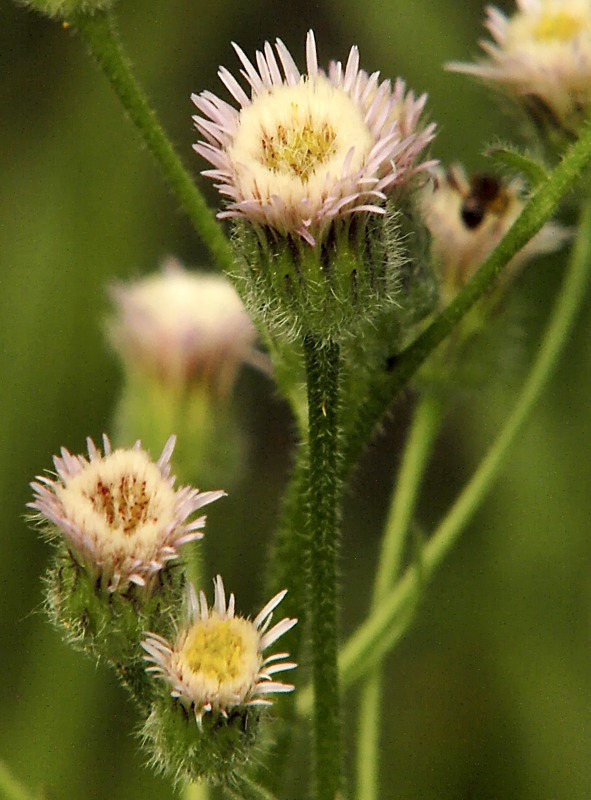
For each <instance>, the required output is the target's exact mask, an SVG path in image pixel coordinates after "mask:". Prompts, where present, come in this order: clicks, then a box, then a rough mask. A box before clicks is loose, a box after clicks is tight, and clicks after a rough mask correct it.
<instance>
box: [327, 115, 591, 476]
mask: <svg viewBox="0 0 591 800" xmlns="http://www.w3.org/2000/svg"><path fill="white" fill-rule="evenodd" d="M590 161H591V125H587V126H586V127H585V128H584V129H583V133H582V135H581V138H580V139H579V140H578V141H576V142H575V143H574V144H573V145H572V146H571V147H570V148H569V149H568V150H567V152H566V153H565V155H564V157H563V159H562V161H561V162H560V164H559V165H558V166H557V167H556V169H555V170H554V171H553V172H552V174H551V175H550V177H549V178H548V180H546V181H545V182H543V183H541V184H540V186H539V187H538V188H537V189H536V191H535V192H534V194H533V196H532V198H531V199H530V200H529V202H528V203H527V204H526V206H525V208H524V209H523V211H522V212H521V214H520V216H519V217H518V218H517V219H516V220H515V223H514V224H513V226H512V227H511V229H510V230H509V232H508V233H507V235H506V236H505V237H504V238H503V239H502V240H501V242H499V244H498V245H497V247H496V248H495V249H494V251H493V252H492V253H491V254H490V256H489V257H488V258H487V259H486V261H485V262H484V263H483V265H482V266H481V267H480V269H479V270H478V272H477V273H476V274H475V275H474V277H473V278H472V280H471V281H470V282H469V283H468V285H467V286H466V287H465V288H464V289H463V290H462V291H461V292H460V293H459V295H458V296H457V297H456V298H455V300H454V301H453V302H452V303H451V304H450V305H449V306H448V307H447V308H446V309H445V310H444V311H443V312H442V313H441V314H440V315H439V316H438V317H437V318H436V319H435V320H434V322H433V323H432V324H431V325H429V327H428V328H427V329H426V330H425V331H424V332H423V333H422V334H421V335H420V336H419V337H418V339H416V341H415V342H413V344H412V345H410V346H409V347H407V349H406V350H404V351H403V352H402V353H400V354H399V355H398V356H397V357H396V358H395V359H393V360H392V363H390V364H389V365H388V369H389V372H388V373H387V374H385V375H384V374H383V375H379V376H377V378H376V379H375V381H374V382H373V384H372V385H370V386H369V388H368V392H367V401H366V402H365V403H363V404H362V405H361V406H360V408H359V411H358V412H357V417H356V419H355V420H353V422H352V423H351V425H350V430H351V435H350V436H348V437H347V444H346V447H345V450H344V453H343V463H342V468H343V470H344V472H345V473H346V472H348V471H349V470H350V469H351V468H352V467H353V466H354V465H355V463H356V462H357V460H358V458H359V456H360V454H361V452H362V450H363V448H364V447H365V445H366V444H367V442H368V440H369V438H370V436H371V434H372V432H373V430H374V428H375V427H376V425H377V424H378V422H379V421H380V419H381V418H382V417H383V415H384V413H385V412H386V411H387V410H388V408H389V407H390V405H391V404H392V402H393V401H394V398H395V397H396V396H397V395H398V394H399V392H400V391H401V390H402V389H403V388H404V387H405V386H406V385H407V384H408V381H409V380H410V378H412V376H413V375H414V374H415V372H416V371H417V369H418V368H419V367H420V366H421V364H422V363H423V362H424V361H425V359H426V358H427V357H428V356H429V354H430V353H431V352H432V351H433V350H434V349H435V348H436V347H437V346H438V345H439V344H440V343H441V342H442V341H443V340H444V339H445V337H446V336H447V335H448V334H449V333H450V332H451V331H452V330H453V328H454V327H455V326H456V325H457V324H458V322H459V321H460V320H461V319H462V317H463V316H464V315H465V314H467V313H468V311H469V310H470V309H471V308H472V306H473V305H474V303H475V302H476V301H477V300H478V299H479V298H480V297H482V295H483V294H484V293H485V292H486V291H487V289H488V288H489V287H490V286H491V285H492V283H493V282H494V280H495V279H496V278H497V276H498V275H499V273H500V272H501V270H502V269H503V267H505V265H506V264H507V263H508V262H509V261H510V259H511V258H512V257H513V256H514V255H515V254H516V253H517V252H519V250H521V248H522V247H524V245H525V244H527V242H528V241H529V240H530V239H531V238H532V237H533V236H534V235H535V234H536V233H537V232H538V231H539V230H540V228H541V227H542V226H543V225H544V224H545V223H546V222H547V221H548V220H549V219H550V217H551V216H552V214H553V213H554V212H555V211H556V209H557V207H558V204H559V203H560V201H561V200H562V198H563V197H564V195H565V194H566V193H567V191H568V190H569V189H570V188H571V187H572V185H573V184H574V182H575V181H576V179H577V178H578V177H579V176H580V174H581V172H582V170H583V169H584V168H585V167H586V166H587V164H588V163H589V162H590Z"/></svg>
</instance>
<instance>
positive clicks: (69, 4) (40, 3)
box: [18, 0, 116, 21]
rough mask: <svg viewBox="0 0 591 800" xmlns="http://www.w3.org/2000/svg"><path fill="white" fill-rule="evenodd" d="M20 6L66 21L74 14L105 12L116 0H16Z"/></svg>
mask: <svg viewBox="0 0 591 800" xmlns="http://www.w3.org/2000/svg"><path fill="white" fill-rule="evenodd" d="M18 1H19V2H20V3H22V5H26V6H30V7H31V8H34V9H35V10H36V11H40V12H41V13H42V14H45V15H47V16H48V17H56V18H58V19H64V20H66V21H68V20H70V21H71V20H72V18H73V16H74V15H76V14H93V13H94V12H95V11H106V10H107V9H108V8H111V6H113V5H115V2H116V0H18Z"/></svg>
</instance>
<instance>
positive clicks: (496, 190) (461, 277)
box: [421, 165, 569, 301]
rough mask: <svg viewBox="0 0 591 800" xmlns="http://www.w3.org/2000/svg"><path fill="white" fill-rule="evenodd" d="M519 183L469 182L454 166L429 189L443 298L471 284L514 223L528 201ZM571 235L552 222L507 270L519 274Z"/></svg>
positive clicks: (427, 210)
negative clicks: (528, 262)
mask: <svg viewBox="0 0 591 800" xmlns="http://www.w3.org/2000/svg"><path fill="white" fill-rule="evenodd" d="M521 190H522V186H521V184H520V183H519V182H518V181H512V182H505V181H503V180H501V179H500V178H496V177H495V176H493V175H486V174H475V175H472V176H470V178H469V179H468V178H467V176H466V173H465V172H464V170H463V169H462V167H460V166H458V165H455V166H453V167H451V169H449V170H448V172H447V173H443V172H441V173H440V174H439V175H438V177H437V180H436V181H435V184H434V187H431V186H429V187H426V188H425V190H424V191H423V194H422V198H421V211H422V215H423V218H424V221H425V224H426V225H427V227H428V229H429V231H430V233H431V237H432V242H431V252H432V255H433V260H434V262H435V266H436V268H437V270H438V272H439V275H440V278H441V289H442V294H443V298H444V300H446V301H449V300H450V299H451V298H453V296H454V295H455V294H456V293H457V292H458V291H459V290H460V289H461V288H462V287H463V286H464V285H465V284H466V283H467V282H468V281H469V279H470V278H471V277H472V275H473V274H474V273H475V272H476V270H477V269H478V267H479V266H480V265H481V264H482V262H483V261H484V260H485V259H486V257H487V256H488V255H489V253H490V252H491V251H492V250H493V249H494V247H496V245H497V244H498V243H499V242H500V240H501V239H502V238H503V236H504V235H505V234H506V233H507V231H508V230H509V228H510V227H511V225H513V223H514V222H515V220H516V219H517V217H518V216H519V214H520V213H521V211H522V210H523V207H524V205H525V202H524V200H523V198H522V196H521ZM568 236H569V233H568V231H566V230H565V229H564V228H563V227H561V226H560V225H557V224H556V223H552V222H550V223H547V224H546V225H544V227H543V228H542V229H541V230H540V231H539V232H538V233H537V234H536V235H535V236H534V237H533V239H531V240H530V241H529V242H528V243H527V245H526V246H525V247H524V248H523V249H522V250H520V251H519V253H517V255H515V256H514V257H513V259H512V260H511V262H510V264H509V265H508V266H507V268H506V269H505V270H504V272H503V276H509V275H511V274H514V273H515V270H516V269H517V268H518V267H519V266H520V265H522V264H523V263H524V262H525V261H527V260H529V259H531V258H533V257H534V256H536V255H540V254H542V253H549V252H551V251H553V250H557V249H558V248H559V247H561V246H562V244H563V243H564V241H565V239H567V238H568Z"/></svg>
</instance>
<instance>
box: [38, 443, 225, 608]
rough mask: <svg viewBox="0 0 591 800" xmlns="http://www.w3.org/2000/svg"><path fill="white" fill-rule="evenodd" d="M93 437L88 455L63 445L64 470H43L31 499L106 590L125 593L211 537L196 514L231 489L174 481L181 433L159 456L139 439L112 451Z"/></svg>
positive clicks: (59, 459)
mask: <svg viewBox="0 0 591 800" xmlns="http://www.w3.org/2000/svg"><path fill="white" fill-rule="evenodd" d="M87 443H88V458H85V457H84V456H82V455H72V454H71V453H69V452H68V451H67V450H66V449H65V448H62V451H61V456H55V457H54V464H55V471H56V473H57V474H56V477H55V478H49V477H46V476H44V475H41V476H38V477H37V480H36V481H34V482H33V483H32V484H31V486H32V488H33V491H34V500H33V501H32V502H31V503H29V504H28V505H29V507H30V508H32V509H34V510H35V511H36V512H38V518H39V520H40V521H46V522H47V523H49V527H48V534H49V536H50V537H51V538H52V539H53V540H56V542H57V543H60V542H64V543H65V545H66V548H67V550H68V551H69V553H70V554H71V557H72V558H73V559H74V561H75V562H76V563H77V564H78V565H79V566H80V567H82V568H83V569H84V570H85V571H86V572H87V573H89V574H90V575H92V576H93V577H94V579H95V581H97V582H99V583H100V585H101V586H102V587H103V588H104V589H106V590H108V591H109V592H111V593H112V592H124V591H125V590H126V589H128V588H129V585H130V584H135V585H137V586H141V587H145V588H146V589H147V590H149V589H150V585H151V583H152V582H153V580H154V579H155V577H156V576H157V575H158V574H159V573H160V571H161V570H163V569H165V567H166V566H167V565H168V564H169V563H170V562H173V561H175V560H177V559H178V557H179V548H180V547H181V545H183V544H185V543H187V542H190V541H193V540H195V539H199V538H201V537H202V536H203V534H202V532H201V529H202V528H203V527H204V525H205V517H204V516H201V517H197V518H192V516H193V514H194V513H195V512H196V511H198V510H199V509H200V508H202V507H203V506H205V505H207V504H208V503H211V502H213V501H214V500H217V499H218V498H219V497H222V496H223V495H224V492H222V491H214V492H199V491H198V490H197V489H192V488H190V487H188V486H185V487H182V488H180V489H175V488H174V480H175V479H174V477H172V476H171V475H170V457H171V455H172V451H173V448H174V443H175V438H174V437H173V436H171V437H170V439H169V440H168V442H167V444H166V446H165V448H164V450H163V451H162V455H161V456H160V458H159V459H158V461H157V462H156V463H154V462H153V461H152V460H151V459H150V457H149V455H148V454H147V453H146V452H145V450H142V448H141V446H140V443H139V442H137V443H136V445H135V447H133V448H131V449H119V450H112V449H111V444H110V442H109V439H108V438H107V437H106V436H104V437H103V443H104V453H101V452H100V451H99V450H98V449H97V448H96V446H95V445H94V442H93V441H92V440H91V439H88V440H87Z"/></svg>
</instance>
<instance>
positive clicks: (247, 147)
mask: <svg viewBox="0 0 591 800" xmlns="http://www.w3.org/2000/svg"><path fill="white" fill-rule="evenodd" d="M373 144H374V141H373V136H372V133H371V131H370V130H369V128H368V126H367V124H366V123H365V120H364V116H363V113H362V109H361V108H359V107H358V105H357V104H356V103H355V101H354V100H352V99H351V98H350V97H349V96H348V95H347V93H346V92H345V91H344V90H343V89H340V88H338V87H336V86H333V85H332V84H331V83H330V82H329V81H328V80H327V79H326V78H324V77H323V76H320V75H319V76H317V77H316V78H314V79H309V80H305V79H302V80H301V81H300V82H299V83H297V84H295V85H294V86H288V85H283V86H276V87H273V89H270V90H269V91H266V92H262V93H261V94H259V95H257V96H256V97H255V98H254V100H253V102H252V103H251V104H250V105H249V106H246V107H245V108H242V109H241V111H240V119H239V124H238V127H237V130H236V135H235V137H234V141H233V143H232V145H231V146H230V148H229V150H228V154H229V156H230V159H231V162H232V164H233V166H234V169H235V171H236V175H235V180H236V185H237V186H238V188H239V190H240V194H241V195H242V197H244V198H253V199H256V200H257V201H262V202H268V201H269V200H270V199H271V198H273V197H279V198H281V200H282V203H283V205H284V206H285V207H287V208H289V207H290V206H291V207H293V206H294V205H297V204H298V203H300V202H302V201H303V200H305V202H306V214H307V215H309V216H312V215H313V214H314V209H315V208H316V207H320V206H321V205H322V203H323V202H324V199H325V198H326V193H327V191H328V190H327V186H328V187H330V186H331V185H332V184H334V183H335V182H336V181H338V180H340V179H341V178H342V176H343V167H344V165H345V164H347V172H348V174H350V175H355V173H356V172H357V170H359V169H360V168H361V167H362V166H363V164H364V162H365V159H366V157H367V155H368V154H369V153H370V151H371V148H372V147H373Z"/></svg>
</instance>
